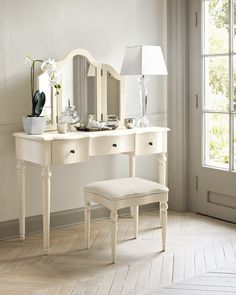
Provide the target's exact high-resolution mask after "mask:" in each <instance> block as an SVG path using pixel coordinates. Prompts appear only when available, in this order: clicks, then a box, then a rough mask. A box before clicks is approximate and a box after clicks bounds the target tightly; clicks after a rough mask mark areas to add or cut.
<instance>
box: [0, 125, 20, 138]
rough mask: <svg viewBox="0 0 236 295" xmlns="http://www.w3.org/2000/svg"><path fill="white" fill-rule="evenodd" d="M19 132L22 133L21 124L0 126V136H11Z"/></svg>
mask: <svg viewBox="0 0 236 295" xmlns="http://www.w3.org/2000/svg"><path fill="white" fill-rule="evenodd" d="M21 131H23V126H22V124H0V135H12V133H14V132H21Z"/></svg>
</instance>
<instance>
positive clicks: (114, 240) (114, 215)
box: [110, 210, 118, 263]
mask: <svg viewBox="0 0 236 295" xmlns="http://www.w3.org/2000/svg"><path fill="white" fill-rule="evenodd" d="M110 219H111V254H112V263H115V262H116V245H117V219H118V215H117V211H116V210H114V211H111V214H110Z"/></svg>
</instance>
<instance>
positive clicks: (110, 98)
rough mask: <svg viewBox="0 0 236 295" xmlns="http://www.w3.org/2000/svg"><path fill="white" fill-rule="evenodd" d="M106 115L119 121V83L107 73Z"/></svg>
mask: <svg viewBox="0 0 236 295" xmlns="http://www.w3.org/2000/svg"><path fill="white" fill-rule="evenodd" d="M107 115H108V116H109V115H116V116H117V118H118V119H120V81H119V80H118V79H116V78H115V77H114V76H113V75H112V74H111V73H110V72H107Z"/></svg>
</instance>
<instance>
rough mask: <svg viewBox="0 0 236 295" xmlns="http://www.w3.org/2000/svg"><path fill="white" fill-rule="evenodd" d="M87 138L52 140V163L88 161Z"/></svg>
mask: <svg viewBox="0 0 236 295" xmlns="http://www.w3.org/2000/svg"><path fill="white" fill-rule="evenodd" d="M88 157H89V140H88V138H83V139H75V140H56V141H53V142H52V164H73V163H78V162H84V161H88Z"/></svg>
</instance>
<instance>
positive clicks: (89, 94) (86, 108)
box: [61, 55, 98, 123]
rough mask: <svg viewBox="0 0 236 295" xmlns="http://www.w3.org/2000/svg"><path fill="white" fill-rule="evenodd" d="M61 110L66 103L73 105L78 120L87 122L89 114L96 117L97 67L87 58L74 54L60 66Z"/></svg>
mask: <svg viewBox="0 0 236 295" xmlns="http://www.w3.org/2000/svg"><path fill="white" fill-rule="evenodd" d="M61 75H62V78H61V83H62V90H61V111H63V110H64V109H65V108H66V107H67V106H68V104H70V105H71V106H72V105H73V106H75V107H76V110H77V111H78V115H79V118H80V121H82V122H85V123H86V122H87V121H88V116H89V115H95V117H96V118H97V117H98V104H97V103H98V85H97V83H98V69H97V67H96V66H95V64H93V63H92V62H90V61H89V59H88V58H87V57H85V56H82V55H74V56H72V57H71V58H69V59H66V60H65V61H64V62H63V63H62V67H61Z"/></svg>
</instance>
